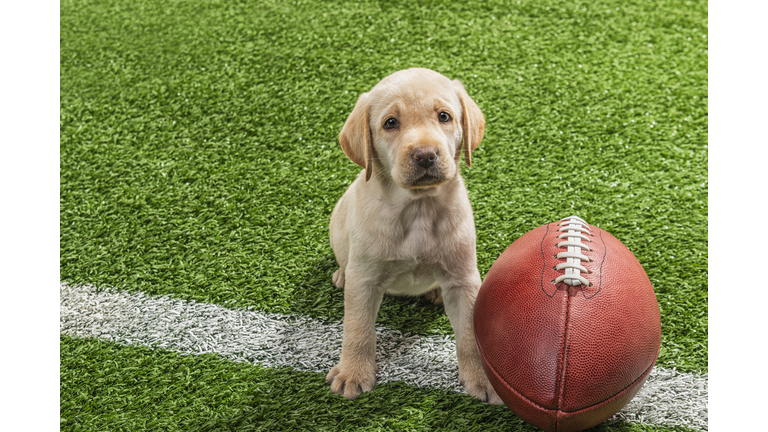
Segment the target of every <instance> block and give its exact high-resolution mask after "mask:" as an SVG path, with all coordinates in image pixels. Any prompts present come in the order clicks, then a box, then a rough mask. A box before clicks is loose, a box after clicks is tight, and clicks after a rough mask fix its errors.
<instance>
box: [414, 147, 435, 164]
mask: <svg viewBox="0 0 768 432" xmlns="http://www.w3.org/2000/svg"><path fill="white" fill-rule="evenodd" d="M411 157H412V158H413V160H415V161H416V163H417V164H419V165H420V166H422V167H423V168H429V167H431V166H432V165H434V164H435V162H437V152H436V151H435V149H432V148H426V149H418V150H416V152H415V153H413V155H411Z"/></svg>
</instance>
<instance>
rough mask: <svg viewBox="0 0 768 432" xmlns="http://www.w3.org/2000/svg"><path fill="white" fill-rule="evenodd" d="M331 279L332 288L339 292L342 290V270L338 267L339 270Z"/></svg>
mask: <svg viewBox="0 0 768 432" xmlns="http://www.w3.org/2000/svg"><path fill="white" fill-rule="evenodd" d="M332 279H333V286H335V287H336V288H338V289H341V290H343V289H344V269H342V268H341V267H339V269H338V270H336V271H335V272H334V273H333V277H332Z"/></svg>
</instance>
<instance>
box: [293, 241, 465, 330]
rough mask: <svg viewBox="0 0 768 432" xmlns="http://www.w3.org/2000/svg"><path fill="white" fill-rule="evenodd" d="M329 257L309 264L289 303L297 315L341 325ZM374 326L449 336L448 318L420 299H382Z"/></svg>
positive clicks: (339, 299) (340, 308) (338, 297)
mask: <svg viewBox="0 0 768 432" xmlns="http://www.w3.org/2000/svg"><path fill="white" fill-rule="evenodd" d="M338 268H339V266H338V264H337V263H336V258H335V257H334V256H333V254H332V253H328V254H325V255H323V256H321V257H320V258H319V259H317V260H316V261H315V262H314V263H312V264H311V265H310V266H309V267H307V268H306V270H305V271H304V272H303V274H302V275H301V278H299V279H298V280H297V281H296V284H297V287H298V289H296V290H295V294H294V298H293V299H292V302H293V304H294V308H295V310H296V312H297V313H300V314H305V315H310V316H313V317H316V318H320V319H323V320H334V321H341V320H342V319H343V318H344V292H343V291H342V290H340V289H338V288H336V287H335V286H334V285H333V282H332V280H331V277H332V275H333V272H335V271H336V269H338ZM376 325H380V326H385V327H388V328H391V329H395V330H399V331H401V332H403V333H406V332H410V333H417V334H432V333H451V332H452V330H451V326H450V323H449V321H448V317H447V316H446V315H445V311H444V309H443V307H442V306H435V305H433V304H432V303H431V302H430V301H428V300H427V299H425V298H424V296H417V297H401V296H390V295H387V296H385V297H384V301H383V302H382V305H381V309H380V310H379V315H378V317H377V318H376Z"/></svg>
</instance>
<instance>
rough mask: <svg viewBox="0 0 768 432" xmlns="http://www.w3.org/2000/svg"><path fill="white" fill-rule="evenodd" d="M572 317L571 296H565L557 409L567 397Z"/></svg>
mask: <svg viewBox="0 0 768 432" xmlns="http://www.w3.org/2000/svg"><path fill="white" fill-rule="evenodd" d="M570 319H571V296H570V295H566V296H565V323H564V324H563V343H562V349H561V350H560V364H559V365H558V368H557V408H556V409H557V411H560V405H561V404H562V401H563V399H564V398H565V379H564V376H565V365H566V363H565V360H566V359H565V357H566V352H567V349H568V323H569V322H570Z"/></svg>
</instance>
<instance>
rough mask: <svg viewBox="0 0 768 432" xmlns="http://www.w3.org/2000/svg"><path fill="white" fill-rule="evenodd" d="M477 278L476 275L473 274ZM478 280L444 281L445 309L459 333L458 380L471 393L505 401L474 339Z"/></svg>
mask: <svg viewBox="0 0 768 432" xmlns="http://www.w3.org/2000/svg"><path fill="white" fill-rule="evenodd" d="M473 279H474V278H473ZM477 279H478V281H477V282H476V283H475V282H472V281H469V282H465V283H458V284H445V285H444V284H443V283H441V284H440V285H441V286H442V288H443V302H444V303H445V313H446V314H447V315H448V320H450V322H451V327H453V332H454V334H455V336H456V357H458V359H459V382H460V383H461V385H463V386H464V389H465V390H466V391H467V393H469V394H470V395H471V396H474V397H476V398H478V399H480V400H481V401H483V402H488V403H491V404H500V403H502V401H501V398H499V396H498V395H497V394H496V391H495V390H494V389H493V387H492V386H491V383H490V382H489V381H488V377H487V376H486V375H485V371H484V370H483V365H482V364H481V363H480V352H479V351H478V349H477V342H475V325H474V321H473V314H474V310H475V299H476V298H477V291H478V290H479V289H480V282H479V279H480V277H479V275H478V277H477Z"/></svg>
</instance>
